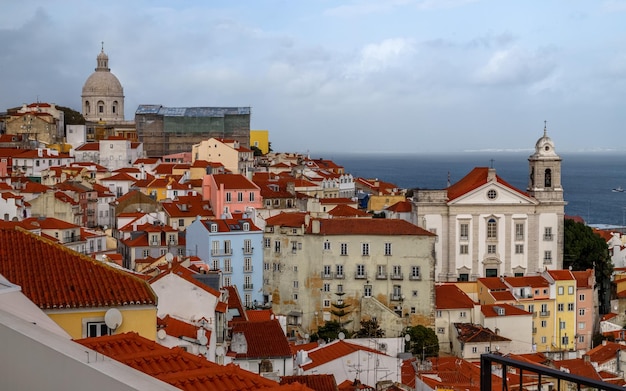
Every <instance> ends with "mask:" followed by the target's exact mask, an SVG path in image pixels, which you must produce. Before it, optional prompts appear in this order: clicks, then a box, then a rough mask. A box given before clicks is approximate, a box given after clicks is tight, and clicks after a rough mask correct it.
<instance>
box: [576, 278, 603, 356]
mask: <svg viewBox="0 0 626 391" xmlns="http://www.w3.org/2000/svg"><path fill="white" fill-rule="evenodd" d="M572 274H573V275H574V278H576V311H577V312H576V350H586V351H589V349H591V346H592V345H591V339H592V337H593V326H594V324H596V322H597V319H595V316H596V314H597V312H598V303H597V301H596V300H595V298H596V297H598V296H597V292H595V290H594V286H595V284H596V277H595V273H594V271H593V269H587V270H584V271H572Z"/></svg>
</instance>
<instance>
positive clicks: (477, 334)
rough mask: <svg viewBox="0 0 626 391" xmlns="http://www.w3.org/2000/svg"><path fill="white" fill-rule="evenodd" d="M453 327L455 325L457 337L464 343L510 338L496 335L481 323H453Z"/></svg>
mask: <svg viewBox="0 0 626 391" xmlns="http://www.w3.org/2000/svg"><path fill="white" fill-rule="evenodd" d="M454 327H456V329H457V332H458V334H459V335H458V337H457V338H458V339H459V341H461V342H464V343H473V342H497V341H510V339H508V338H505V337H503V336H501V335H498V334H496V333H494V332H493V331H491V330H490V329H488V328H486V327H483V326H481V325H476V324H471V323H455V324H454Z"/></svg>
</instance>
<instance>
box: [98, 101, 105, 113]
mask: <svg viewBox="0 0 626 391" xmlns="http://www.w3.org/2000/svg"><path fill="white" fill-rule="evenodd" d="M98 113H100V114H103V113H104V102H103V101H98Z"/></svg>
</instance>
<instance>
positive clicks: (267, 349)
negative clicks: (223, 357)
mask: <svg viewBox="0 0 626 391" xmlns="http://www.w3.org/2000/svg"><path fill="white" fill-rule="evenodd" d="M237 333H242V334H243V335H244V336H245V338H246V342H247V345H248V349H247V351H246V352H245V353H237V354H236V357H237V358H242V359H243V358H261V357H263V358H267V357H291V348H290V347H289V342H288V341H287V336H286V335H285V333H284V332H283V329H282V327H281V326H280V323H279V321H278V319H273V320H264V321H257V322H234V323H233V325H232V334H233V339H234V338H235V337H234V335H235V334H237ZM232 348H233V346H232V344H231V349H232Z"/></svg>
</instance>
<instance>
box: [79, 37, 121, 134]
mask: <svg viewBox="0 0 626 391" xmlns="http://www.w3.org/2000/svg"><path fill="white" fill-rule="evenodd" d="M96 62H97V66H96V69H95V72H94V73H92V74H91V76H89V78H87V81H85V84H84V85H83V93H82V96H81V97H82V105H83V116H84V117H85V120H87V121H88V122H117V121H123V120H124V89H123V88H122V84H121V83H120V81H119V80H118V79H117V77H116V76H115V75H114V74H112V73H111V69H110V68H109V56H107V55H106V53H104V46H103V47H102V50H101V51H100V54H98V57H97V58H96Z"/></svg>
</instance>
